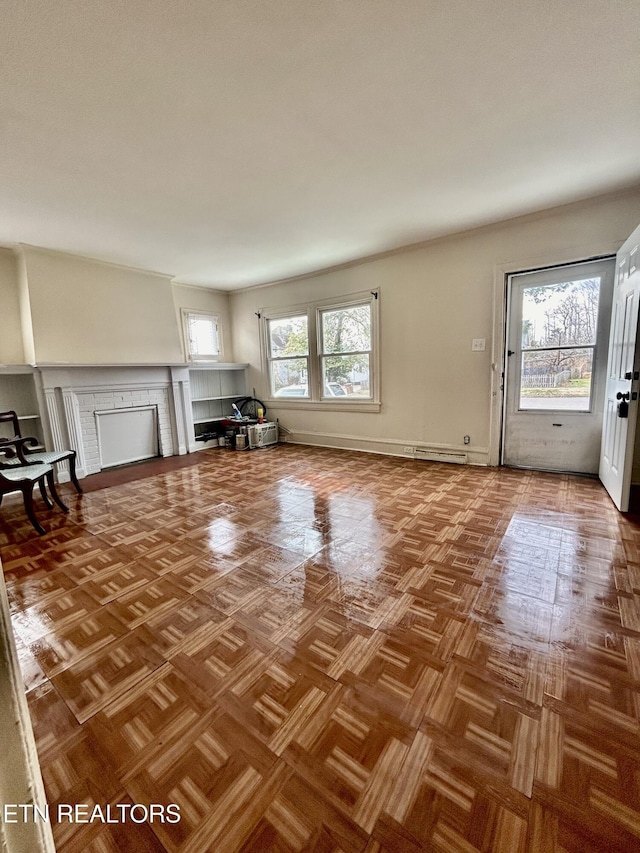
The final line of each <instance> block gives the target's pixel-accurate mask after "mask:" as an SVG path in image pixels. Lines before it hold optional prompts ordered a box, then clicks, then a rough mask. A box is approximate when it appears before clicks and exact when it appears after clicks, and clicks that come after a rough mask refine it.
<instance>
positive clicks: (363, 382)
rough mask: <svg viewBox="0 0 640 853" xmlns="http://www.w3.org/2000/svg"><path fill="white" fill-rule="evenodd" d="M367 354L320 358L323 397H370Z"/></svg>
mask: <svg viewBox="0 0 640 853" xmlns="http://www.w3.org/2000/svg"><path fill="white" fill-rule="evenodd" d="M369 358H370V357H369V355H331V356H328V357H326V358H323V359H322V377H323V380H324V388H323V392H322V396H323V397H330V398H333V397H336V398H344V397H354V398H358V399H363V398H367V397H371V384H370V365H369Z"/></svg>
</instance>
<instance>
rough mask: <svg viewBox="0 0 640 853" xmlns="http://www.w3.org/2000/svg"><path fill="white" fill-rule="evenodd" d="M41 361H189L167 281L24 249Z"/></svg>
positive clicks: (35, 332) (105, 362) (148, 274)
mask: <svg viewBox="0 0 640 853" xmlns="http://www.w3.org/2000/svg"><path fill="white" fill-rule="evenodd" d="M22 252H23V257H24V264H25V267H26V276H27V282H28V291H29V304H30V309H31V317H32V322H33V338H34V347H35V361H36V362H38V363H43V362H68V363H72V364H74V363H75V364H83V363H87V364H110V363H114V364H122V363H124V364H126V363H137V362H140V363H145V364H146V363H178V362H181V361H184V356H183V352H182V347H181V345H180V336H179V331H178V324H177V321H176V313H175V308H174V304H173V297H172V292H171V281H170V279H169V278H168V277H167V276H162V275H158V274H155V273H148V272H143V271H139V270H132V269H128V268H126V267H119V266H116V265H113V264H106V263H101V262H99V261H92V260H88V259H86V258H79V257H75V256H73V255H67V254H64V253H62V252H50V251H46V250H43V249H37V248H34V247H31V246H23V247H22Z"/></svg>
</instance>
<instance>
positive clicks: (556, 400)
mask: <svg viewBox="0 0 640 853" xmlns="http://www.w3.org/2000/svg"><path fill="white" fill-rule="evenodd" d="M592 364H593V350H592V349H591V348H587V347H585V349H570V350H546V351H545V350H540V352H523V353H522V376H521V378H520V408H521V409H567V410H570V411H574V412H585V411H588V410H589V402H590V399H591V368H592Z"/></svg>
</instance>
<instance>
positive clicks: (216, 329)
mask: <svg viewBox="0 0 640 853" xmlns="http://www.w3.org/2000/svg"><path fill="white" fill-rule="evenodd" d="M182 316H183V320H184V332H185V341H186V350H187V357H188V359H189V361H200V360H202V361H206V360H209V359H217V358H219V357H220V356H221V354H222V346H221V335H220V318H219V317H215V316H213V315H211V314H198V313H196V312H194V311H183V312H182Z"/></svg>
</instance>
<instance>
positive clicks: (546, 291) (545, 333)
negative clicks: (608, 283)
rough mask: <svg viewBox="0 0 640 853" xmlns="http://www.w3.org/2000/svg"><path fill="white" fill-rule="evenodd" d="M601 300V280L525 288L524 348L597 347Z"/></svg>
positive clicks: (523, 311) (523, 307)
mask: <svg viewBox="0 0 640 853" xmlns="http://www.w3.org/2000/svg"><path fill="white" fill-rule="evenodd" d="M599 299H600V279H599V278H587V279H583V280H580V281H567V282H564V283H562V284H545V285H541V286H540V287H527V288H525V290H524V291H523V295H522V346H523V347H526V348H530V347H559V346H564V345H565V344H595V342H596V331H597V326H598V302H599Z"/></svg>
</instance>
